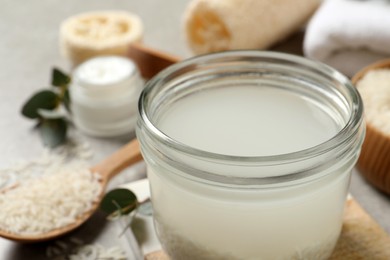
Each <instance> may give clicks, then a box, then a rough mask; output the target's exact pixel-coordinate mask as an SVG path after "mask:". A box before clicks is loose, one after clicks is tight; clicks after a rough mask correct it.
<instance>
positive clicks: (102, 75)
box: [70, 56, 143, 137]
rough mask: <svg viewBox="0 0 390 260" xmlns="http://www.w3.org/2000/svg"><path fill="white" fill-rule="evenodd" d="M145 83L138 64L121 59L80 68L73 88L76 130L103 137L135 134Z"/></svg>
mask: <svg viewBox="0 0 390 260" xmlns="http://www.w3.org/2000/svg"><path fill="white" fill-rule="evenodd" d="M142 89H143V81H142V79H141V77H140V74H139V71H138V68H137V67H136V65H135V63H134V62H133V61H131V60H129V59H127V58H123V57H119V56H100V57H96V58H92V59H90V60H88V61H86V62H84V63H82V64H81V65H80V66H78V67H77V68H76V69H75V71H74V72H73V75H72V85H71V87H70V96H71V110H72V116H73V120H74V122H75V124H76V126H77V127H78V128H79V129H80V130H81V131H83V132H85V133H87V134H89V135H93V136H99V137H113V136H121V135H125V134H128V133H131V132H132V131H134V128H135V124H136V118H137V104H138V98H139V95H140V93H141V91H142Z"/></svg>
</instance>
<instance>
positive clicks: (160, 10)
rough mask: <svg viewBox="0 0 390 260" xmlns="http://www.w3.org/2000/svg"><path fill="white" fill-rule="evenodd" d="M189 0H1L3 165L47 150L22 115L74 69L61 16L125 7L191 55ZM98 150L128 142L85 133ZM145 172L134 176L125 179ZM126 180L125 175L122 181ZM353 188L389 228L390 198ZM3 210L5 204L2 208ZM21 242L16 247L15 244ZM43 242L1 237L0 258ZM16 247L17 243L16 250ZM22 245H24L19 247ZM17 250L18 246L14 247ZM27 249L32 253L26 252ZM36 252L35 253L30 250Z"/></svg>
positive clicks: (173, 49)
mask: <svg viewBox="0 0 390 260" xmlns="http://www.w3.org/2000/svg"><path fill="white" fill-rule="evenodd" d="M188 2H189V1H188V0H164V1H163V0H143V1H139V0H138V1H137V0H109V1H107V0H83V1H80V0H67V1H60V0H39V1H37V0H35V1H34V0H31V1H22V0H0V6H1V7H0V35H1V38H0V118H1V120H0V140H1V143H0V154H1V160H0V167H4V166H7V165H9V164H11V163H12V162H14V161H17V160H20V159H22V160H27V159H29V158H34V157H36V155H37V154H40V153H42V150H43V148H42V145H41V143H40V140H39V137H38V135H37V133H36V132H35V131H34V130H33V129H32V128H33V123H32V122H31V121H28V120H26V119H24V118H22V117H21V115H20V112H19V111H20V108H21V105H22V104H23V102H24V101H25V100H26V99H27V98H28V97H29V96H30V95H31V94H32V92H34V91H35V90H37V89H40V88H42V87H44V86H47V85H48V83H49V73H50V70H51V68H52V66H58V67H60V68H62V69H64V70H68V71H69V70H70V65H69V63H68V62H67V61H66V60H65V59H64V58H63V57H61V55H60V52H59V48H58V31H59V30H58V28H59V24H60V23H61V21H63V20H64V19H65V18H67V17H69V16H71V15H74V14H76V13H80V12H84V11H91V10H107V9H111V10H112V9H123V10H128V11H131V12H134V13H137V14H138V15H139V16H140V17H141V19H142V20H143V22H144V27H145V28H144V30H145V37H144V43H145V44H146V45H148V46H150V47H153V48H156V49H159V50H162V51H166V52H168V53H172V54H175V55H178V56H181V57H188V56H190V52H189V50H188V49H187V47H186V43H185V41H184V37H183V33H182V29H183V28H182V27H181V25H182V23H181V19H182V15H183V12H184V9H185V7H186V5H187V3H188ZM83 138H85V140H87V141H88V142H90V143H91V145H92V148H93V150H94V151H95V157H94V160H95V161H99V160H101V159H102V158H104V157H106V156H108V155H109V154H111V153H112V152H113V151H115V150H117V149H118V148H119V147H120V146H121V145H123V144H124V143H125V142H126V141H128V140H129V139H130V138H131V136H129V137H126V138H121V139H97V138H91V137H88V136H83ZM140 177H142V176H141V175H140V174H138V175H137V174H135V175H132V176H129V177H128V179H126V181H129V180H132V179H137V178H140ZM121 181H124V180H120V181H118V182H121ZM350 191H351V193H352V195H353V196H354V197H355V198H356V200H357V201H358V202H359V203H360V204H361V205H362V206H363V207H364V208H365V209H366V210H367V211H368V212H369V213H370V214H371V215H372V217H373V218H374V219H375V220H376V221H377V222H378V223H379V224H380V225H381V226H382V227H383V228H384V229H385V230H386V231H387V232H388V233H390V197H389V196H387V195H384V194H382V193H380V192H378V191H377V190H376V189H374V188H373V187H372V186H370V185H369V184H368V183H366V181H365V180H364V179H363V178H362V177H361V176H360V175H359V174H358V173H357V172H356V170H355V171H354V173H353V176H352V181H351V187H350ZM0 210H1V209H0ZM15 247H16V249H15ZM40 247H42V245H30V246H28V247H27V249H26V247H24V248H23V250H22V251H21V252H20V253H17V249H18V247H17V245H16V244H15V243H13V242H9V241H7V240H4V239H2V238H0V259H32V258H31V257H28V255H30V254H32V255H33V254H34V250H35V249H36V250H38V249H39V248H40ZM11 248H13V249H12V250H11ZM19 249H20V248H19ZM15 250H16V251H15ZM27 254H28V255H27ZM30 256H31V255H30Z"/></svg>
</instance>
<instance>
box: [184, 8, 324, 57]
mask: <svg viewBox="0 0 390 260" xmlns="http://www.w3.org/2000/svg"><path fill="white" fill-rule="evenodd" d="M319 4H320V0H295V1H291V0H193V1H192V2H191V3H190V4H189V6H188V7H187V9H186V11H185V15H184V25H185V28H184V30H185V35H186V39H187V42H188V45H189V47H190V48H191V50H192V51H193V52H194V53H195V54H203V53H209V52H216V51H223V50H232V49H265V48H268V47H270V46H271V45H273V44H275V43H276V42H278V41H281V40H283V39H284V38H286V37H287V36H288V35H290V34H291V33H293V32H295V31H296V30H298V29H299V28H300V27H302V26H303V25H304V24H305V23H306V21H307V20H308V19H309V18H310V17H311V15H312V14H313V13H314V11H315V10H316V8H317V7H318V6H319Z"/></svg>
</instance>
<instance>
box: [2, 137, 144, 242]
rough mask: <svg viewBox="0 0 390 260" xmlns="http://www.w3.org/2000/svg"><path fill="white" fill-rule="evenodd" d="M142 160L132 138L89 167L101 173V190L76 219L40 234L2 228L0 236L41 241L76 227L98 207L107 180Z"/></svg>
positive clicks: (136, 141)
mask: <svg viewBox="0 0 390 260" xmlns="http://www.w3.org/2000/svg"><path fill="white" fill-rule="evenodd" d="M141 160H142V156H141V153H140V149H139V143H138V140H137V139H134V140H133V141H131V142H130V143H128V144H127V145H125V146H124V147H123V148H121V149H120V150H119V151H117V152H115V153H114V154H112V155H111V156H110V157H108V158H107V159H105V160H104V161H102V162H101V163H99V164H97V165H95V166H94V167H92V168H91V171H92V172H93V173H94V174H100V175H101V181H100V184H101V186H102V192H101V194H100V195H99V196H98V198H97V199H96V201H95V202H94V203H93V204H92V208H91V209H90V210H88V211H87V212H85V213H84V214H82V215H80V216H79V217H78V218H77V219H76V221H75V222H74V223H72V224H70V225H67V226H65V227H62V228H58V229H54V230H52V231H49V232H46V233H43V234H40V235H20V234H13V233H9V232H7V231H4V230H0V236H1V237H4V238H7V239H11V240H14V241H18V242H28V243H32V242H41V241H46V240H50V239H54V238H57V237H59V236H62V235H64V234H66V233H69V232H70V231H72V230H74V229H76V228H77V227H79V226H80V225H81V224H83V223H84V222H85V221H87V220H88V219H89V218H90V217H91V216H92V214H93V213H94V212H95V211H96V210H97V209H98V207H99V205H100V202H101V200H102V198H103V196H104V194H105V189H106V186H107V183H108V182H109V180H110V179H111V178H112V177H114V176H115V175H116V174H118V173H119V172H121V171H122V170H123V169H125V168H126V167H128V166H130V165H132V164H134V163H136V162H138V161H141Z"/></svg>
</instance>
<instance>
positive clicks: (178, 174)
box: [137, 51, 365, 260]
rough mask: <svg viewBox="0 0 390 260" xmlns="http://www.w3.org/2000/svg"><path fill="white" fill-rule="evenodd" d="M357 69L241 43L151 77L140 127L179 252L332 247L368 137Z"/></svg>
mask: <svg viewBox="0 0 390 260" xmlns="http://www.w3.org/2000/svg"><path fill="white" fill-rule="evenodd" d="M362 110H363V107H362V101H361V99H360V97H359V94H358V93H357V91H356V90H355V88H354V87H353V86H352V85H351V83H350V82H349V80H348V79H347V78H346V77H344V76H343V75H341V74H340V73H338V72H337V71H335V70H333V69H332V68H330V67H328V66H325V65H323V64H320V63H317V62H313V61H310V60H307V59H304V58H301V57H297V56H293V55H287V54H279V53H272V52H259V51H233V52H224V53H216V54H210V55H205V56H200V57H195V58H192V59H189V60H185V61H183V62H180V63H178V64H175V65H173V66H171V67H169V68H167V69H166V70H164V71H162V72H161V73H159V74H158V75H157V76H155V77H154V78H153V79H152V80H150V81H149V83H148V84H147V86H146V88H145V90H144V91H143V93H142V95H141V98H140V103H139V118H138V126H137V137H138V139H139V141H140V144H141V150H142V153H143V156H144V158H145V161H146V164H147V167H148V178H149V180H150V186H151V193H152V202H153V208H154V221H155V227H156V230H157V235H158V237H159V239H160V241H161V243H162V245H163V248H164V250H165V251H166V252H167V253H168V255H169V256H170V258H171V259H174V260H177V259H180V260H182V259H186V260H188V259H202V260H206V259H212V260H215V259H224V260H226V259H256V260H258V259H266V260H269V259H326V258H328V257H329V256H330V255H331V253H332V250H333V249H334V247H335V244H336V241H337V239H338V237H339V234H340V231H341V226H342V215H343V209H344V204H345V199H346V195H347V191H348V185H349V180H350V174H351V170H352V168H353V166H354V164H355V162H356V160H357V158H358V155H359V151H360V147H361V144H362V141H363V138H364V132H365V128H364V123H363V119H362Z"/></svg>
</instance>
